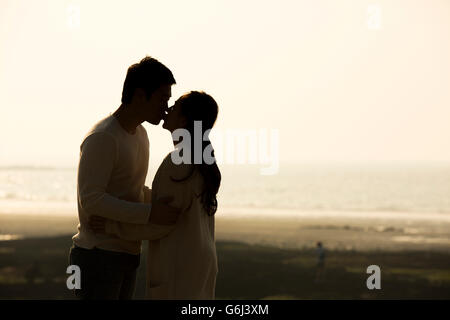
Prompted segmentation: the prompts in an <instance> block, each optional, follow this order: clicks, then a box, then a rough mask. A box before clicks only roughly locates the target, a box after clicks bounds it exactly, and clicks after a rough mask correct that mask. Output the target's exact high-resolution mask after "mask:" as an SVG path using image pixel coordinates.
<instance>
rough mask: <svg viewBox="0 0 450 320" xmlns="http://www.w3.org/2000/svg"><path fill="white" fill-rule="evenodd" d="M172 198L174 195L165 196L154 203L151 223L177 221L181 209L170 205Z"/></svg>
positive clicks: (165, 223)
mask: <svg viewBox="0 0 450 320" xmlns="http://www.w3.org/2000/svg"><path fill="white" fill-rule="evenodd" d="M172 200H173V197H164V198H161V199H158V200H156V201H155V202H153V203H152V211H151V213H150V223H154V224H161V225H172V224H175V223H176V222H177V219H178V216H179V215H180V213H181V210H180V209H177V208H175V207H172V206H170V205H169V203H170V202H171V201H172Z"/></svg>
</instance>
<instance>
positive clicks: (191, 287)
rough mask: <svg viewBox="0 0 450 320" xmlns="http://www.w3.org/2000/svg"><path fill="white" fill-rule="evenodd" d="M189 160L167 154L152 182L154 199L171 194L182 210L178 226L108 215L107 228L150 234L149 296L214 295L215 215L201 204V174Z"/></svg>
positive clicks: (134, 236) (128, 235) (133, 236)
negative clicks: (178, 162) (121, 220)
mask: <svg viewBox="0 0 450 320" xmlns="http://www.w3.org/2000/svg"><path fill="white" fill-rule="evenodd" d="M191 170H192V167H191V166H189V165H185V164H181V165H175V164H174V163H173V162H172V160H171V154H169V155H167V156H166V158H165V159H164V161H163V162H162V164H161V166H160V167H159V168H158V171H157V172H156V175H155V178H154V180H153V184H152V201H155V200H156V199H161V198H163V197H167V196H171V197H173V201H172V202H171V203H170V205H172V206H174V207H176V208H180V209H181V210H182V213H181V214H180V216H179V217H178V220H177V223H176V225H175V226H160V225H154V224H147V225H137V224H129V223H119V222H116V221H108V223H107V226H106V229H107V232H108V233H113V234H115V235H117V236H119V237H120V238H123V239H127V240H138V239H147V240H149V245H148V258H147V298H149V299H214V297H215V285H216V276H217V272H218V267H217V255H216V246H215V236H214V223H215V221H214V216H209V215H208V214H207V213H206V211H205V210H204V208H203V205H202V203H201V197H200V196H199V195H200V194H201V192H202V190H203V177H202V176H201V174H200V173H199V172H198V171H197V170H194V172H193V173H192V175H191V176H190V178H188V179H187V180H184V181H181V182H176V181H173V180H172V179H171V177H172V178H174V179H182V178H184V177H187V176H188V175H189V173H190V171H191Z"/></svg>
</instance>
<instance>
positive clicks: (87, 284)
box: [69, 245, 140, 300]
mask: <svg viewBox="0 0 450 320" xmlns="http://www.w3.org/2000/svg"><path fill="white" fill-rule="evenodd" d="M139 261H140V255H133V254H127V253H120V252H113V251H107V250H101V249H98V248H94V249H84V248H80V247H77V246H75V245H74V246H73V247H72V248H70V253H69V264H70V265H77V266H79V267H80V271H81V289H74V291H75V296H76V297H77V298H79V299H82V300H98V299H101V300H130V299H132V298H133V295H134V289H135V285H136V271H137V268H138V266H139Z"/></svg>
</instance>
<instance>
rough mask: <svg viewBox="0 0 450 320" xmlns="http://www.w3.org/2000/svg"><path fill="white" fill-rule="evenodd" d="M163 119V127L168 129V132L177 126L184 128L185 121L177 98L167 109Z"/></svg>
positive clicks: (177, 127)
mask: <svg viewBox="0 0 450 320" xmlns="http://www.w3.org/2000/svg"><path fill="white" fill-rule="evenodd" d="M163 120H164V123H163V128H164V129H167V130H169V131H170V132H173V131H175V130H176V129H179V128H185V126H186V122H187V121H186V118H185V117H184V116H183V115H182V114H181V105H180V103H179V100H177V101H176V102H175V104H174V105H173V106H172V107H170V108H169V111H168V113H167V115H166V116H165V117H164V119H163Z"/></svg>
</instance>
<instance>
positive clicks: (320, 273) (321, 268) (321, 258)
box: [315, 241, 325, 283]
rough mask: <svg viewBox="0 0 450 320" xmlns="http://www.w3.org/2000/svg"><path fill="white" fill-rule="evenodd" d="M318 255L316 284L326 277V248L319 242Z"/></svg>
mask: <svg viewBox="0 0 450 320" xmlns="http://www.w3.org/2000/svg"><path fill="white" fill-rule="evenodd" d="M316 255H317V266H316V278H315V282H316V283H318V282H322V281H323V277H324V275H325V248H324V247H323V245H322V242H320V241H319V242H317V247H316Z"/></svg>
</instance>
